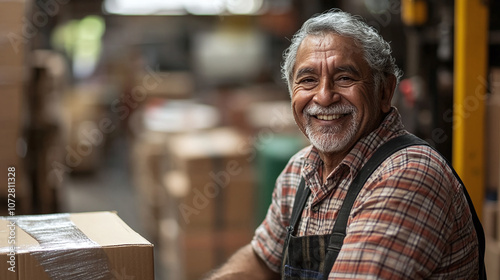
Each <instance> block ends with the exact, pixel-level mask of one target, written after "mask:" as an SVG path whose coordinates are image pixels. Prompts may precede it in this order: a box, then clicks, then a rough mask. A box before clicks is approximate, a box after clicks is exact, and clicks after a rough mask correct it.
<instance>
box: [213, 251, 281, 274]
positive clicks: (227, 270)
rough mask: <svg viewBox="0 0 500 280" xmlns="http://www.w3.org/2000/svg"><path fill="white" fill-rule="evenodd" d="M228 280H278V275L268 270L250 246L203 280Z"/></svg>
mask: <svg viewBox="0 0 500 280" xmlns="http://www.w3.org/2000/svg"><path fill="white" fill-rule="evenodd" d="M228 279H238V280H246V279H263V280H266V279H268V280H274V279H280V277H279V275H278V274H277V273H275V272H274V271H272V270H270V269H269V267H267V265H266V264H265V263H264V262H263V261H262V260H261V259H260V257H259V256H257V254H255V252H254V251H253V249H252V246H251V245H250V244H248V245H246V246H245V247H243V248H241V249H240V250H238V252H236V253H235V254H234V255H233V256H232V257H231V258H230V259H229V260H228V261H227V262H226V263H225V264H224V265H223V266H222V267H221V268H219V269H217V270H215V271H213V272H212V273H210V275H209V276H208V277H207V278H206V279H205V280H228Z"/></svg>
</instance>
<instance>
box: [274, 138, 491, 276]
mask: <svg viewBox="0 0 500 280" xmlns="http://www.w3.org/2000/svg"><path fill="white" fill-rule="evenodd" d="M413 145H427V146H429V144H428V143H427V142H425V141H423V140H421V139H419V138H417V137H415V136H414V135H411V134H410V135H404V136H400V137H396V138H394V139H391V140H390V141H388V142H387V143H385V144H383V145H382V146H381V147H380V148H378V149H377V151H375V153H374V154H373V156H372V157H371V158H370V159H369V160H368V161H367V162H366V164H365V165H364V166H363V167H362V168H361V170H360V171H359V174H358V175H357V176H356V178H354V180H353V181H352V183H351V185H350V186H349V188H348V191H347V194H346V197H345V199H344V202H343V203H342V207H341V208H340V210H339V214H338V216H337V220H336V221H335V224H334V226H333V230H332V233H331V234H326V235H309V236H301V237H296V236H294V233H295V232H296V230H297V226H298V222H299V219H300V216H301V215H302V211H303V209H304V206H305V204H306V201H307V198H308V197H309V195H310V193H311V190H310V189H309V188H307V187H306V186H305V182H304V179H303V178H301V181H300V184H299V187H298V189H297V194H296V195H295V202H294V204H293V208H292V215H291V218H290V226H288V228H287V231H288V233H287V236H286V239H285V244H284V247H283V259H282V262H281V279H290V280H317V279H323V280H327V279H328V275H329V274H330V272H331V270H332V268H333V265H334V263H335V260H336V259H337V256H338V254H339V252H340V249H341V248H342V244H343V242H344V238H345V236H346V228H347V221H348V219H349V214H350V212H351V209H352V206H353V205H354V201H355V200H356V197H357V196H358V194H359V192H360V191H361V188H362V187H363V185H364V184H365V182H366V180H367V179H368V178H369V177H370V176H371V174H372V173H373V171H375V169H377V167H378V166H379V165H380V164H381V163H382V162H383V161H384V160H385V159H386V158H387V157H389V156H390V155H392V154H393V153H394V152H396V151H398V150H400V149H403V148H406V147H409V146H413ZM448 165H449V166H450V168H451V170H452V171H453V173H454V175H455V176H456V177H457V179H458V180H459V181H460V183H461V184H462V186H463V188H462V189H463V191H464V193H465V196H466V198H467V202H468V204H469V208H470V211H471V214H472V219H473V222H474V228H475V230H476V235H477V237H478V241H479V279H486V273H485V267H484V250H485V244H484V243H485V240H484V231H483V228H482V226H481V223H480V222H479V218H478V217H477V214H476V211H475V209H474V205H473V204H472V201H471V199H470V197H469V194H468V193H467V190H466V188H465V186H464V184H463V183H462V181H461V179H460V177H458V175H457V174H456V172H455V170H454V169H453V167H452V166H451V164H449V163H448Z"/></svg>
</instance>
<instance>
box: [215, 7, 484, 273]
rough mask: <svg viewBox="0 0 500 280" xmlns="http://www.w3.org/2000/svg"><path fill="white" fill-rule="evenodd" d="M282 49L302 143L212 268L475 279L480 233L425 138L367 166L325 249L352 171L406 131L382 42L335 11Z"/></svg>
mask: <svg viewBox="0 0 500 280" xmlns="http://www.w3.org/2000/svg"><path fill="white" fill-rule="evenodd" d="M284 58H285V62H284V64H283V76H284V78H285V79H286V81H287V82H288V87H289V91H290V95H291V99H292V108H293V115H294V117H295V120H296V122H297V125H298V127H299V128H300V130H301V131H302V132H303V133H304V134H305V135H306V137H307V138H308V139H309V140H310V142H311V146H309V147H307V148H305V149H303V150H301V151H299V152H298V153H297V154H296V155H294V156H293V157H292V158H291V159H290V161H289V163H288V165H287V166H286V167H285V169H284V170H283V172H282V173H281V175H280V176H279V178H278V179H277V182H276V187H275V190H274V193H273V200H272V204H271V206H270V207H269V211H268V214H267V216H266V218H265V220H264V221H263V222H262V224H261V225H260V226H259V227H258V229H257V230H256V232H255V236H254V238H253V240H252V242H251V244H249V245H247V246H246V247H244V248H242V249H241V250H240V251H238V252H237V253H236V254H235V255H234V256H233V257H232V258H231V259H230V260H229V261H228V262H227V263H226V264H225V265H224V266H223V267H221V268H220V269H219V270H217V271H215V272H214V273H213V274H212V276H211V277H212V278H211V279H278V278H279V277H281V278H282V279H327V278H329V279H427V278H432V279H477V278H478V275H479V269H478V267H479V265H478V262H479V253H478V237H477V235H476V230H475V228H474V224H473V221H472V216H473V215H472V214H471V209H470V208H469V206H468V203H467V199H466V195H465V194H464V192H463V189H462V183H461V181H460V179H459V178H457V177H456V176H455V175H454V172H453V171H452V169H451V168H450V167H449V166H448V165H447V163H446V161H445V160H444V159H443V158H442V157H441V156H440V155H439V154H438V153H437V152H436V151H435V150H433V149H432V148H430V147H428V146H426V145H417V146H409V147H406V148H402V149H400V150H399V151H396V152H394V153H392V154H391V155H390V156H389V157H388V158H387V159H385V160H383V162H382V163H381V164H379V165H377V166H375V168H374V171H373V173H371V176H368V179H367V180H366V182H364V183H363V184H362V185H361V187H360V188H359V189H360V190H359V193H358V194H356V195H354V200H353V201H354V203H353V205H352V207H351V208H349V209H348V212H347V214H348V215H346V217H345V221H346V228H345V237H344V236H342V238H341V239H343V241H342V240H341V241H340V242H341V245H340V246H341V247H338V248H337V255H335V257H333V261H332V260H331V259H332V258H331V256H330V255H331V254H330V252H328V251H329V250H331V247H332V246H331V245H329V244H330V241H331V240H333V239H335V238H336V236H334V235H332V229H333V228H334V226H335V224H336V221H337V220H338V219H340V218H339V211H340V208H341V207H342V204H343V202H344V200H347V199H346V196H348V194H347V193H348V191H349V189H350V188H351V187H350V186H351V184H352V182H353V180H354V179H355V178H356V176H357V175H358V174H359V173H360V171H361V170H362V167H363V166H364V165H365V164H366V163H367V161H368V160H369V159H370V158H371V157H372V156H373V155H374V153H375V151H377V150H378V148H379V147H381V146H382V145H383V144H384V143H387V142H388V141H390V140H392V139H394V138H397V137H398V136H401V135H408V134H409V133H408V132H407V131H405V130H404V129H403V125H402V123H401V119H400V116H399V114H398V111H397V109H396V108H394V107H392V106H391V99H392V96H393V94H394V90H395V87H396V85H397V83H398V80H399V78H400V76H401V74H400V71H399V69H398V67H397V66H396V64H395V62H394V59H393V58H392V56H391V49H390V46H389V44H388V43H387V42H386V41H384V40H383V39H382V38H381V36H380V35H379V34H378V33H377V32H376V31H375V30H374V29H372V28H370V27H369V26H367V25H366V24H365V23H364V22H362V21H360V20H359V19H358V18H356V17H353V16H351V15H349V14H347V13H344V12H341V11H338V10H332V11H329V12H326V13H324V14H321V15H318V16H315V17H313V18H311V19H309V20H308V21H307V22H305V23H304V25H303V27H302V28H301V29H300V30H299V31H298V32H297V33H296V34H295V36H294V37H293V39H292V43H291V46H290V47H289V48H288V50H287V51H286V52H285V56H284ZM391 143H392V142H391ZM386 146H387V145H386ZM300 188H302V189H305V190H306V191H303V190H302V189H300ZM304 192H306V194H304ZM309 193H310V194H309ZM299 200H302V201H303V202H302V204H303V205H304V206H302V205H301V204H300V203H298V201H299ZM293 212H296V213H295V214H293ZM474 215H475V214H474ZM333 247H335V246H333ZM340 248H341V249H340ZM333 262H334V263H333Z"/></svg>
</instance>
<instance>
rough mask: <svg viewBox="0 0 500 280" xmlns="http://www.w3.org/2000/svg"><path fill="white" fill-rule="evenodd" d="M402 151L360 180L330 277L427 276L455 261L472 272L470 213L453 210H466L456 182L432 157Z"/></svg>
mask: <svg viewBox="0 0 500 280" xmlns="http://www.w3.org/2000/svg"><path fill="white" fill-rule="evenodd" d="M406 153H407V152H402V154H401V153H400V154H399V155H400V156H399V158H398V159H397V160H395V161H392V162H390V163H389V164H386V165H385V166H382V167H381V169H383V170H384V171H383V172H378V176H377V177H376V179H375V180H372V181H371V182H368V183H367V185H365V188H366V189H365V190H364V195H363V197H361V199H359V197H358V201H357V202H356V204H355V205H354V208H353V211H352V212H351V216H350V222H349V226H348V229H347V236H346V238H345V240H344V245H343V247H342V250H341V252H340V254H339V257H338V259H337V262H336V263H335V265H334V267H333V269H332V273H331V274H330V277H333V278H334V279H361V278H363V279H426V278H428V277H430V276H431V275H432V276H433V277H434V276H436V271H439V269H441V267H460V266H464V269H463V271H462V273H463V274H461V277H463V276H464V275H469V276H470V275H471V274H472V275H473V273H474V271H475V269H474V265H473V263H474V262H473V261H472V262H471V261H470V258H471V256H474V252H475V250H476V248H477V247H475V246H474V244H475V243H474V237H475V235H474V234H475V233H474V232H471V227H470V212H468V213H465V214H462V213H457V209H459V210H458V211H462V212H463V211H464V209H468V207H465V208H464V207H462V206H463V205H464V203H466V202H465V201H464V199H463V193H461V189H460V185H459V184H457V182H456V180H453V177H450V176H448V175H446V174H449V173H450V172H448V170H445V167H444V166H443V165H442V164H437V163H436V162H433V161H432V159H431V158H432V156H429V155H417V156H416V157H415V155H412V157H409V156H408V154H406ZM419 153H421V151H420V152H419ZM457 205H458V207H457ZM465 206H466V205H465ZM456 225H462V226H463V227H462V228H461V229H460V228H457V226H456ZM472 230H473V228H472ZM453 235H456V237H453ZM454 238H455V239H454ZM453 240H454V241H453ZM453 242H455V243H456V245H457V246H455V247H454V245H453ZM466 242H468V244H467V243H466ZM458 243H460V244H459V245H458ZM476 245H477V243H476ZM443 262H449V263H448V264H447V265H446V266H442V264H443ZM476 265H477V263H476ZM476 271H477V270H476ZM443 275H447V274H443ZM466 278H467V277H466ZM467 279H472V278H467Z"/></svg>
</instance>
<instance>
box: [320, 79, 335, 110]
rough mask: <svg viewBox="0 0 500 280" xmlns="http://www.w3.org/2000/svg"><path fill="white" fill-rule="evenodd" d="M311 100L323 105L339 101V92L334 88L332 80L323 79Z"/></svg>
mask: <svg viewBox="0 0 500 280" xmlns="http://www.w3.org/2000/svg"><path fill="white" fill-rule="evenodd" d="M313 101H314V102H315V103H316V104H318V105H320V106H323V107H327V106H329V105H331V104H333V103H335V102H338V101H340V94H339V93H338V92H337V91H336V90H335V84H334V82H333V81H331V80H329V79H323V80H322V81H321V83H320V86H319V87H318V90H317V91H316V93H315V94H314V97H313Z"/></svg>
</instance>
